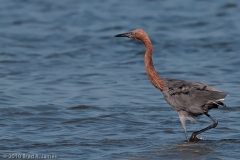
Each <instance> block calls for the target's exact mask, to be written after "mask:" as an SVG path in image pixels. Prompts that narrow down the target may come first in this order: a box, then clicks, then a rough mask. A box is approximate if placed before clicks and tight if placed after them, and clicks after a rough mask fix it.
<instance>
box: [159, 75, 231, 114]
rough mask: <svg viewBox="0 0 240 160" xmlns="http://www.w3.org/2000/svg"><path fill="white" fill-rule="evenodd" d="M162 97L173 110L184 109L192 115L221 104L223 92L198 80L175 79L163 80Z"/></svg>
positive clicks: (223, 96)
mask: <svg viewBox="0 0 240 160" xmlns="http://www.w3.org/2000/svg"><path fill="white" fill-rule="evenodd" d="M164 83H165V86H166V88H167V89H166V90H165V91H163V95H164V98H165V99H166V101H167V102H168V103H169V104H170V105H171V106H172V107H173V109H175V110H178V111H180V110H184V111H187V112H189V113H192V114H193V115H195V114H196V115H199V114H203V113H205V112H208V110H210V109H212V108H216V107H217V106H218V105H219V104H222V100H223V99H224V98H225V97H226V96H227V95H226V94H225V93H223V92H220V91H218V90H216V89H214V88H211V87H209V86H207V85H205V84H202V83H199V82H187V81H182V80H175V79H165V80H164Z"/></svg>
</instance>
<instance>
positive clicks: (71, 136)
mask: <svg viewBox="0 0 240 160" xmlns="http://www.w3.org/2000/svg"><path fill="white" fill-rule="evenodd" d="M239 14H240V1H238V0H232V1H231V2H229V1H227V0H218V1H204V0H182V1H174V0H163V1H157V0H135V1H118V0H111V1H107V0H99V1H85V0H82V1H77V0H69V1H66V0H65V1H64V0H58V1H47V0H41V1H40V0H36V1H29V0H22V1H20V0H19V1H10V0H2V1H0V18H1V21H0V77H1V83H0V117H1V118H0V127H1V129H0V131H1V138H0V156H2V158H4V159H6V158H12V157H11V156H13V154H17V155H18V156H23V154H26V155H39V156H42V155H43V156H44V155H45V156H49V155H53V156H56V157H57V158H58V159H91V160H95V159H96V160H97V159H134V160H137V159H138V160H143V159H184V160H186V159H196V160H200V159H225V160H230V159H238V157H239V156H240V153H239V148H240V128H239V124H240V123H239V118H240V105H239V104H240V99H239V84H240V70H239V68H240V57H239V50H240V45H239V44H240V38H239V37H240V32H239V31H240V19H239ZM136 28H142V29H144V30H146V32H147V33H148V34H149V36H150V38H151V39H152V43H153V47H154V55H153V61H154V63H155V68H156V70H157V71H158V72H159V73H160V74H161V76H162V77H164V78H176V79H184V80H191V81H200V82H203V83H206V84H209V85H211V86H212V87H215V88H217V89H219V90H221V91H224V92H226V93H227V94H228V97H227V98H226V101H225V103H226V105H227V106H228V107H227V108H219V109H216V110H211V111H210V112H209V114H210V115H212V116H213V117H215V118H216V119H217V120H218V121H219V124H218V126H217V128H215V129H212V130H209V131H207V132H205V133H203V134H202V135H201V136H202V137H203V138H204V139H205V140H203V141H200V142H197V143H185V142H184V140H185V136H184V132H183V129H182V127H181V124H180V121H179V118H178V115H177V112H176V111H174V110H172V109H171V108H170V107H169V105H168V104H167V103H166V102H165V100H164V99H163V97H162V94H161V93H160V92H159V91H158V90H157V89H155V88H154V87H153V86H152V85H151V83H150V82H149V80H148V79H147V76H146V74H145V69H144V66H143V56H144V46H143V44H142V43H141V42H139V41H134V40H130V39H119V38H115V37H113V36H114V35H115V34H119V33H124V32H127V31H131V30H133V29H136ZM211 123H212V122H211V121H210V120H209V119H208V118H206V117H205V116H202V117H200V118H199V119H197V121H196V123H193V124H191V123H189V122H188V123H187V128H188V131H189V134H191V132H193V131H196V130H199V129H200V128H203V127H204V126H208V125H209V124H211ZM6 156H8V157H6ZM56 157H53V158H56ZM2 158H1V159H2ZM21 158H22V159H23V157H21ZM49 158H50V157H48V159H49Z"/></svg>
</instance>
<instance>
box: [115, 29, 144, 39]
mask: <svg viewBox="0 0 240 160" xmlns="http://www.w3.org/2000/svg"><path fill="white" fill-rule="evenodd" d="M115 37H128V38H134V39H139V40H141V39H143V38H144V37H147V34H146V32H145V31H144V30H142V29H136V30H133V31H131V32H128V33H122V34H117V35H115Z"/></svg>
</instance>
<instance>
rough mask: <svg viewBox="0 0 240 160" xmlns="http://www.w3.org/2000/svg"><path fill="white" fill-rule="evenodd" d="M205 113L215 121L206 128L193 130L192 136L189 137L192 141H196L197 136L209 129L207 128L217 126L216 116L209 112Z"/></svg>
mask: <svg viewBox="0 0 240 160" xmlns="http://www.w3.org/2000/svg"><path fill="white" fill-rule="evenodd" d="M204 114H205V115H206V116H208V117H209V118H210V119H211V120H212V121H213V124H212V125H210V126H208V127H206V128H204V129H201V130H200V131H196V132H193V133H192V136H191V137H190V139H189V141H190V142H194V141H196V140H198V138H197V135H198V134H200V133H202V132H205V131H207V130H209V129H211V128H215V127H216V126H217V124H218V121H217V120H216V119H215V118H213V117H211V116H210V115H209V114H208V113H204Z"/></svg>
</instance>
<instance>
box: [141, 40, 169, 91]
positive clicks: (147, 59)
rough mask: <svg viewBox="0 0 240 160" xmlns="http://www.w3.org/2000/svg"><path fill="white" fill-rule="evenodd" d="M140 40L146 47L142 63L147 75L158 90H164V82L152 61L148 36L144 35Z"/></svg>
mask: <svg viewBox="0 0 240 160" xmlns="http://www.w3.org/2000/svg"><path fill="white" fill-rule="evenodd" d="M141 40H142V41H143V43H144V45H145V47H146V52H145V56H144V65H145V69H146V72H147V76H148V78H149V80H150V81H151V82H152V84H153V85H154V86H155V87H156V88H158V89H159V90H160V91H163V90H165V86H164V82H163V80H162V79H161V77H160V76H159V75H158V74H157V72H156V70H155V69H154V65H153V62H152V43H151V41H150V39H149V38H148V37H144V38H142V39H141Z"/></svg>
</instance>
